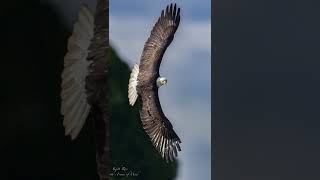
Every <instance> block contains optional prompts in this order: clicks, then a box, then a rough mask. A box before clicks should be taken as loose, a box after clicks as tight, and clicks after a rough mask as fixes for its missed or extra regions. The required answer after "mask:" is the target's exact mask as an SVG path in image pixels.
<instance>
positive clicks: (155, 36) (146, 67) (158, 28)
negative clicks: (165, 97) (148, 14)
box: [139, 4, 180, 83]
mask: <svg viewBox="0 0 320 180" xmlns="http://www.w3.org/2000/svg"><path fill="white" fill-rule="evenodd" d="M179 23H180V8H178V9H177V6H176V4H174V6H173V5H172V4H171V5H170V6H167V8H166V10H165V11H164V10H162V12H161V16H160V17H159V19H158V21H157V23H156V24H155V25H154V27H153V29H152V31H151V35H150V37H149V38H148V40H147V42H146V43H145V45H144V49H143V52H142V56H141V59H140V66H139V69H140V73H141V72H142V73H144V72H146V73H148V76H140V77H139V82H141V83H143V82H144V81H148V80H151V79H152V81H153V80H155V79H156V78H157V77H158V75H159V67H160V63H161V60H162V57H163V54H164V52H165V51H166V49H167V47H168V46H169V45H170V43H171V42H172V40H173V37H174V33H175V32H176V30H177V28H178V26H179Z"/></svg>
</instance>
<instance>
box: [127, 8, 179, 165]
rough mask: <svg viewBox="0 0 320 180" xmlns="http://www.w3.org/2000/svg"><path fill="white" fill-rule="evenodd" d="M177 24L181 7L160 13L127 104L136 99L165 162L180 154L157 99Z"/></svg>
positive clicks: (133, 75) (131, 81)
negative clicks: (167, 50)
mask: <svg viewBox="0 0 320 180" xmlns="http://www.w3.org/2000/svg"><path fill="white" fill-rule="evenodd" d="M179 22H180V8H177V6H176V4H174V6H173V5H172V4H170V6H169V5H168V6H167V7H166V9H165V10H162V13H161V16H160V17H159V19H158V21H157V22H156V24H155V26H154V27H153V29H152V31H151V35H150V37H149V38H148V40H147V42H146V43H145V45H144V49H143V53H142V56H141V59H140V65H137V64H135V65H134V67H133V69H132V72H131V74H130V79H129V85H128V98H129V104H130V105H131V106H133V105H134V104H135V102H136V100H137V98H138V97H139V99H140V102H141V104H142V105H141V109H140V119H141V121H142V125H143V128H144V130H145V131H146V133H147V134H148V136H149V137H150V139H151V142H152V144H153V146H154V147H155V148H156V149H157V151H158V152H159V153H160V154H161V156H162V158H164V159H165V160H166V162H169V159H170V161H173V159H174V157H176V156H178V154H177V151H181V149H180V145H179V144H180V143H181V140H180V138H179V137H178V135H177V134H176V133H175V131H174V130H173V127H172V124H171V123H170V121H169V120H168V119H167V117H166V116H165V115H164V113H163V111H162V109H161V105H160V101H159V96H158V89H159V88H160V87H161V86H162V85H164V84H166V83H167V79H166V78H165V77H161V76H160V74H159V67H160V63H161V60H162V57H163V54H164V52H165V51H166V49H167V47H168V46H169V45H170V43H171V42H172V40H173V37H174V34H175V32H176V30H177V28H178V26H179Z"/></svg>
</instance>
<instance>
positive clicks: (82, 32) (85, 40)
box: [60, 5, 93, 139]
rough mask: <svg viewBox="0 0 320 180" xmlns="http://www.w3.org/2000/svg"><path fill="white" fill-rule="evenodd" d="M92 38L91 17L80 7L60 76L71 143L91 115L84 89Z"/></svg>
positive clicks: (62, 107) (84, 7) (63, 104)
mask: <svg viewBox="0 0 320 180" xmlns="http://www.w3.org/2000/svg"><path fill="white" fill-rule="evenodd" d="M92 37H93V16H92V14H91V12H90V10H89V9H88V8H87V7H86V6H84V5H82V6H81V9H80V12H79V17H78V21H77V22H76V23H75V24H74V27H73V33H72V35H71V37H70V38H69V40H68V52H67V54H66V55H65V57H64V69H63V72H62V75H61V77H62V84H61V87H62V92H61V99H62V102H61V110H60V111H61V114H62V115H64V120H63V125H64V127H65V135H71V138H72V139H74V138H76V137H77V135H78V134H79V132H80V130H81V129H82V126H83V124H84V123H85V121H86V118H87V116H88V114H89V111H90V105H89V104H88V102H87V95H86V89H85V78H86V76H87V75H88V69H87V68H88V65H89V61H87V60H86V58H87V54H88V47H89V45H90V43H91V39H92Z"/></svg>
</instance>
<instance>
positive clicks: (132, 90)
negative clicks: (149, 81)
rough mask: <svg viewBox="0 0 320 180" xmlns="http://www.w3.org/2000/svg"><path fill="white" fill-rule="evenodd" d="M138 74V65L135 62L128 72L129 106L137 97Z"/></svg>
mask: <svg viewBox="0 0 320 180" xmlns="http://www.w3.org/2000/svg"><path fill="white" fill-rule="evenodd" d="M138 74H139V66H138V65H137V64H135V65H134V66H133V69H132V72H131V74H130V79H129V85H128V98H129V104H130V105H131V106H133V105H134V103H135V102H136V100H137V98H138V93H137V85H138Z"/></svg>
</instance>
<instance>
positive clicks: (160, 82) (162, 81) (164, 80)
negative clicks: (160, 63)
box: [157, 77, 168, 88]
mask: <svg viewBox="0 0 320 180" xmlns="http://www.w3.org/2000/svg"><path fill="white" fill-rule="evenodd" d="M167 82H168V80H167V78H165V77H158V79H157V86H158V88H159V87H161V86H162V85H165V84H167Z"/></svg>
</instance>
